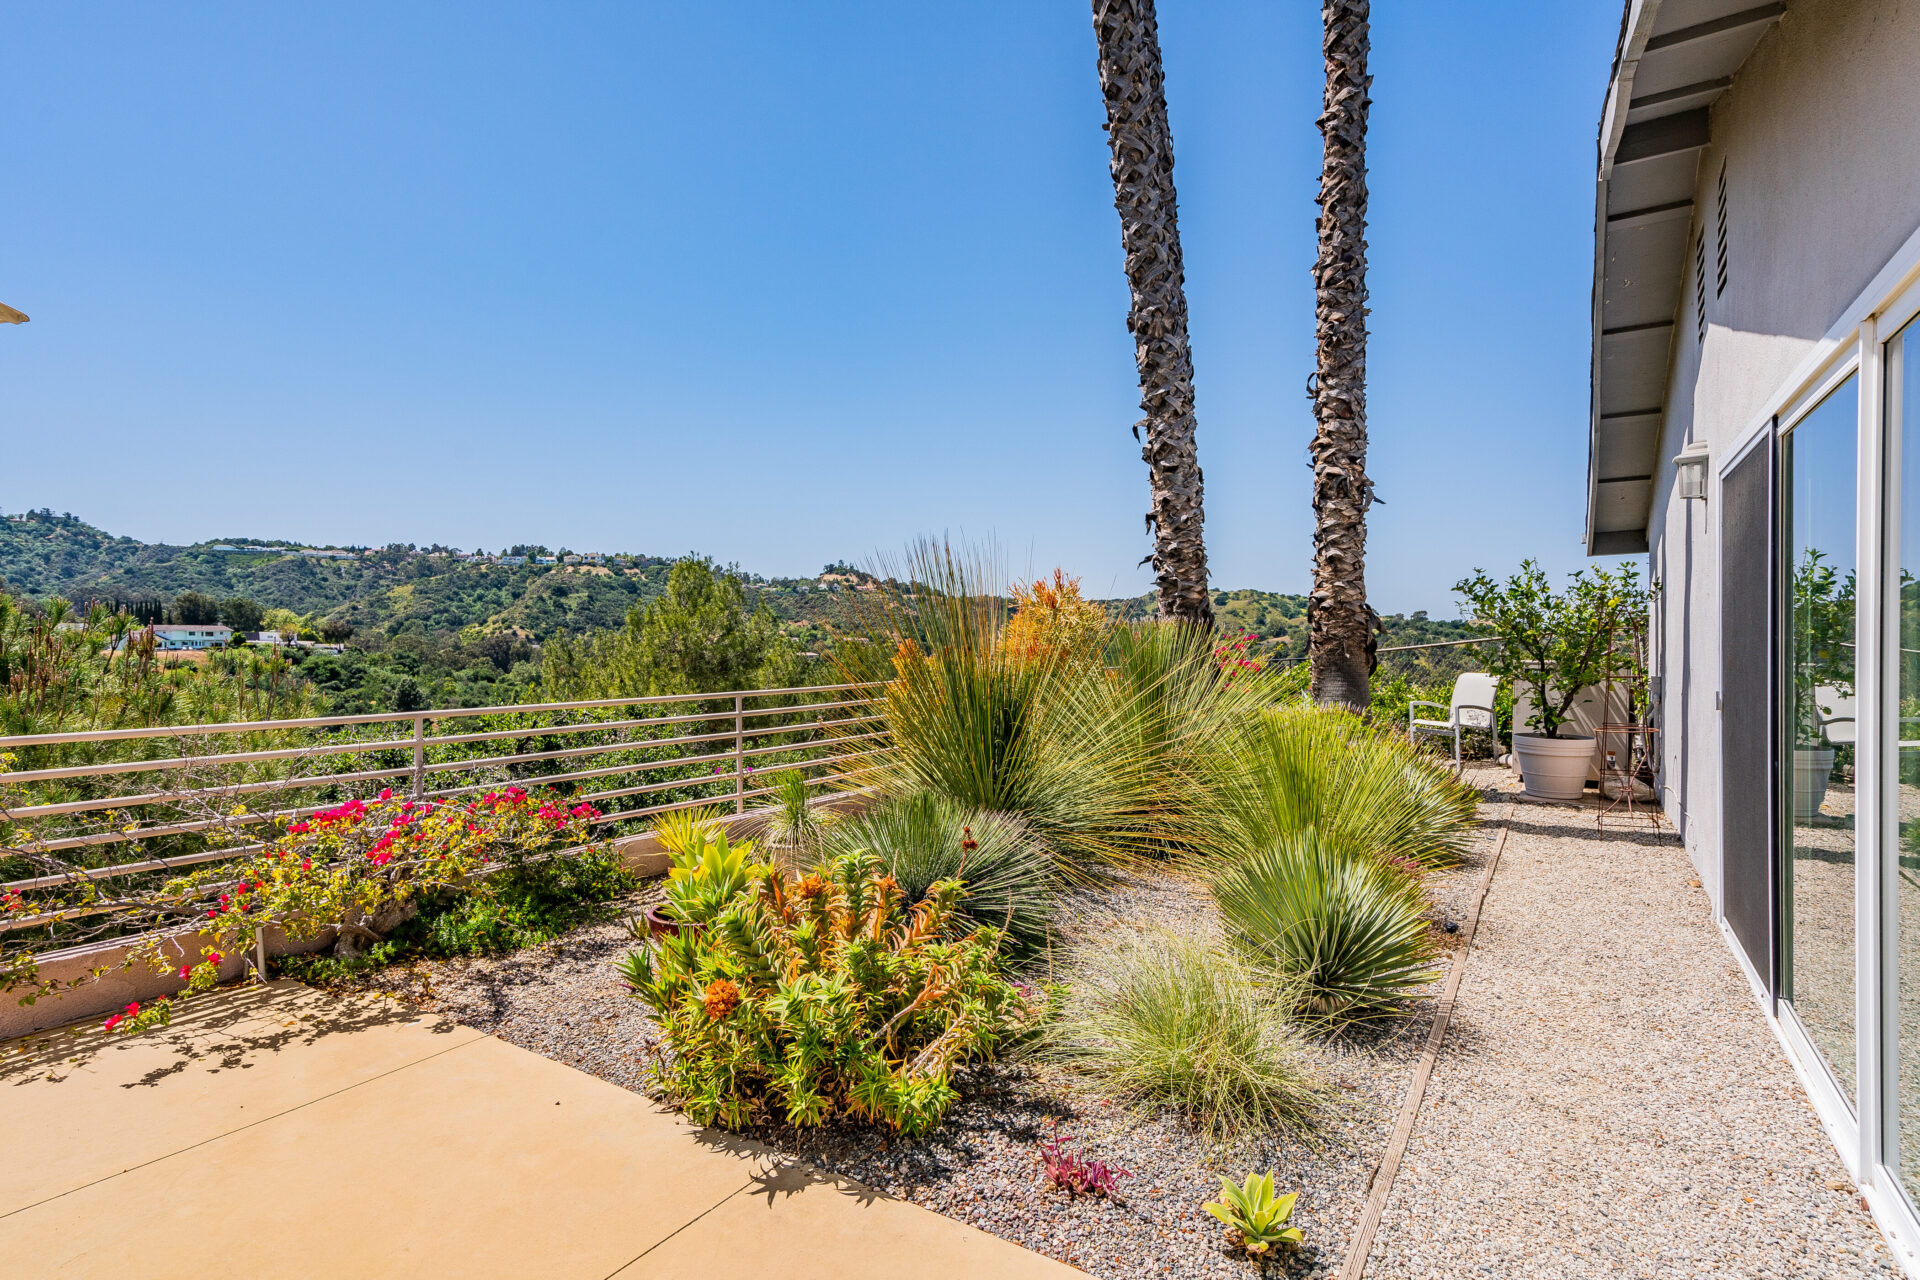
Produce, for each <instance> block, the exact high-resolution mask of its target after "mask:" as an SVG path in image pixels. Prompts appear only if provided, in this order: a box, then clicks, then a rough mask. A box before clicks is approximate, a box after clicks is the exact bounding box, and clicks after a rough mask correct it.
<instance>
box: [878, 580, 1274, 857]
mask: <svg viewBox="0 0 1920 1280" xmlns="http://www.w3.org/2000/svg"><path fill="white" fill-rule="evenodd" d="M876 576H877V577H879V578H880V579H882V581H883V582H884V583H886V584H887V589H886V590H884V591H882V592H877V593H874V596H873V598H872V604H871V608H872V614H871V616H870V617H869V618H868V619H867V632H868V640H869V643H867V644H864V645H860V646H855V647H853V648H852V649H850V650H849V652H851V653H854V654H856V655H865V656H869V657H870V656H871V655H873V654H875V653H879V652H890V653H892V654H893V661H892V664H891V670H890V671H889V672H887V673H886V675H887V676H888V677H889V678H888V683H887V686H886V692H885V695H884V704H885V714H886V721H887V730H888V733H889V734H890V736H891V751H890V753H889V755H888V756H887V757H886V762H885V764H884V765H882V766H881V767H880V769H879V770H877V771H876V774H875V777H874V780H875V781H877V783H878V784H879V786H880V787H881V788H882V789H883V790H887V791H891V792H894V793H906V792H911V791H933V792H937V793H939V794H941V795H945V796H947V797H948V798H950V799H952V800H954V801H956V802H957V803H959V804H961V805H964V806H966V807H968V808H973V809H986V810H991V811H994V812H999V813H1007V814H1012V815H1014V816H1016V817H1018V818H1019V819H1021V820H1022V821H1023V822H1025V823H1026V824H1027V826H1028V827H1029V829H1030V830H1031V831H1032V832H1033V834H1034V835H1035V836H1036V837H1037V838H1038V839H1039V840H1040V841H1041V842H1042V844H1043V845H1045V847H1046V848H1047V850H1048V851H1049V853H1051V854H1052V855H1053V856H1054V857H1055V858H1056V859H1057V860H1058V861H1059V863H1060V864H1061V867H1062V869H1063V871H1064V872H1066V873H1067V874H1074V873H1076V872H1079V871H1083V870H1085V869H1087V868H1089V867H1091V866H1095V865H1098V864H1101V863H1106V862H1114V861H1123V860H1126V859H1128V858H1132V857H1137V856H1141V855H1145V854H1153V853H1157V852H1161V851H1164V850H1165V849H1166V848H1167V847H1168V845H1169V844H1180V843H1185V842H1188V841H1191V840H1193V839H1196V838H1198V837H1199V835H1200V834H1201V833H1202V832H1203V831H1205V830H1211V829H1212V828H1213V827H1214V826H1215V823H1214V820H1213V814H1212V808H1211V800H1210V797H1211V796H1212V795H1213V791H1212V788H1213V787H1214V786H1215V785H1216V783H1217V780H1218V779H1219V778H1221V777H1223V776H1225V774H1226V769H1225V768H1224V766H1220V767H1216V764H1217V760H1218V757H1219V756H1221V754H1222V753H1223V751H1224V750H1225V748H1226V747H1227V746H1228V745H1229V744H1231V743H1233V742H1235V741H1236V740H1237V735H1238V733H1239V731H1240V729H1241V727H1242V726H1244V725H1245V724H1246V723H1247V722H1248V721H1249V719H1250V718H1251V716H1252V714H1253V711H1254V709H1255V708H1256V707H1257V706H1259V705H1260V704H1261V702H1262V701H1263V697H1264V693H1263V687H1262V685H1261V681H1260V679H1259V678H1257V677H1253V676H1248V677H1247V678H1245V679H1225V678H1222V676H1221V673H1220V671H1219V669H1218V665H1217V664H1216V662H1215V661H1214V659H1213V655H1212V648H1211V645H1210V644H1209V642H1208V641H1207V640H1206V639H1205V638H1197V637H1199V636H1200V633H1195V632H1193V630H1192V629H1191V628H1186V627H1180V626H1171V625H1156V624H1147V625H1145V626H1142V627H1139V628H1137V629H1134V628H1124V629H1122V628H1113V627H1109V628H1107V629H1105V630H1103V631H1101V632H1100V633H1098V634H1097V635H1096V634H1090V633H1088V632H1087V631H1086V630H1085V629H1076V630H1075V631H1074V632H1073V634H1075V635H1078V636H1079V637H1080V638H1079V639H1078V640H1077V641H1075V642H1074V643H1071V644H1064V645H1059V644H1051V643H1050V644H1047V645H1043V646H1028V645H1006V644H1003V643H1001V637H1002V634H1003V631H1004V628H1005V626H1006V623H1007V617H1008V613H1007V602H1006V600H1005V599H1004V598H1003V597H1002V596H1000V595H999V594H998V592H999V588H998V586H997V584H998V583H1000V582H1002V581H1004V576H1003V575H997V574H996V573H995V572H994V571H993V570H992V569H991V568H990V567H989V563H988V561H987V560H986V559H984V558H982V557H979V556H976V555H971V554H969V553H965V552H956V551H955V550H954V549H953V548H951V547H949V546H948V545H946V544H944V543H931V542H923V543H920V544H917V545H916V546H915V547H913V548H911V549H910V551H909V553H908V555H907V557H906V559H905V560H904V561H903V562H902V563H900V564H898V565H887V564H882V565H881V566H880V571H879V573H877V574H876ZM1110 656H1111V657H1112V658H1113V661H1114V663H1115V666H1114V669H1112V670H1109V669H1108V659H1109V657H1110ZM847 674H848V676H849V678H859V677H860V676H862V675H869V674H870V669H869V668H868V667H867V666H860V667H859V668H858V669H857V670H856V669H855V667H854V666H853V665H849V666H848V670H847Z"/></svg>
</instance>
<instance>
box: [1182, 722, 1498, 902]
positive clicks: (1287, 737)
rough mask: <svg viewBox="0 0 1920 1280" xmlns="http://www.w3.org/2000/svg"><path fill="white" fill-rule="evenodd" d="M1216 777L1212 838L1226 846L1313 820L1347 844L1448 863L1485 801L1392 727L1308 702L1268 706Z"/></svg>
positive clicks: (1254, 846) (1230, 849)
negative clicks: (1217, 810) (1216, 813)
mask: <svg viewBox="0 0 1920 1280" xmlns="http://www.w3.org/2000/svg"><path fill="white" fill-rule="evenodd" d="M1217 779H1218V782H1217V786H1218V791H1217V794H1218V795H1219V798H1220V804H1221V810H1222V811H1221V814H1220V819H1219V825H1218V827H1217V828H1216V830H1215V831H1214V832H1213V835H1212V840H1211V843H1212V845H1213V847H1214V849H1215V850H1216V851H1218V852H1224V853H1228V854H1237V853H1238V852H1239V851H1241V850H1258V849H1268V848H1271V847H1273V846H1274V845H1275V844H1276V843H1277V842H1279V841H1282V840H1285V839H1288V838H1290V837H1293V836H1296V835H1298V834H1300V833H1301V832H1304V831H1306V830H1308V829H1309V828H1311V829H1313V830H1315V831H1318V832H1319V833H1320V836H1321V838H1322V839H1324V840H1327V841H1330V842H1332V843H1333V844H1336V845H1338V846H1339V847H1340V848H1342V849H1345V850H1351V851H1354V852H1360V853H1366V854H1371V855H1373V856H1375V857H1378V858H1380V859H1383V860H1387V861H1392V860H1395V859H1407V860H1410V861H1413V862H1419V863H1422V864H1425V865H1429V866H1444V865H1448V864H1451V863H1454V862H1457V861H1459V859H1460V857H1461V856H1462V855H1463V854H1464V853H1465V851H1466V847H1467V841H1468V839H1469V838H1470V836H1471V828H1472V825H1473V820H1474V811H1475V809H1476V807H1477V805H1478V802H1479V797H1478V796H1477V795H1476V794H1475V792H1474V791H1473V789H1472V788H1471V787H1468V786H1465V785H1463V784H1462V783H1460V782H1459V781H1457V780H1456V779H1454V778H1453V777H1452V775H1451V774H1450V773H1449V772H1448V771H1446V770H1445V769H1442V768H1439V767H1437V766H1436V765H1435V764H1434V763H1433V762H1432V761H1431V760H1429V759H1426V758H1423V757H1422V756H1420V755H1419V754H1418V753H1417V752H1415V751H1414V750H1413V749H1412V748H1411V747H1410V746H1408V745H1407V743H1406V741H1405V739H1403V738H1401V737H1400V736H1399V735H1397V734H1395V733H1393V732H1391V731H1390V730H1388V729H1386V728H1384V727H1378V726H1373V725H1369V724H1368V723H1367V722H1366V721H1364V720H1362V719H1360V718H1359V717H1358V716H1355V715H1352V714H1350V713H1348V712H1345V711H1339V710H1330V709H1322V708H1315V707H1306V706H1290V707H1276V708H1273V709H1272V710H1269V711H1267V712H1265V713H1263V714H1262V715H1261V716H1260V717H1259V721H1258V723H1257V724H1256V725H1254V726H1253V727H1252V728H1251V729H1250V731H1249V732H1248V733H1246V734H1245V735H1244V736H1243V737H1242V738H1241V739H1240V740H1239V741H1238V742H1237V743H1236V745H1235V748H1234V750H1233V752H1232V753H1231V755H1230V757H1229V758H1228V759H1227V761H1226V764H1225V768H1224V771H1223V772H1221V773H1219V774H1218V775H1217Z"/></svg>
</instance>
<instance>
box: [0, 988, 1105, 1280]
mask: <svg viewBox="0 0 1920 1280" xmlns="http://www.w3.org/2000/svg"><path fill="white" fill-rule="evenodd" d="M231 994H232V996H233V997H234V998H235V1003H233V1004H231V1005H229V1006H227V1007H226V1008H225V1010H224V1011H223V1013H222V1014H220V1015H215V1014H214V1013H212V1012H211V1011H214V1010H219V1009H220V1008H221V1006H222V1004H223V1002H224V1001H225V1000H226V996H225V995H223V996H222V997H218V998H216V999H213V1000H209V1001H205V1002H204V1003H203V1008H204V1009H206V1010H208V1011H210V1012H209V1013H207V1014H202V1015H200V1020H198V1021H195V1020H190V1019H188V1018H187V1017H185V1016H184V1011H183V1017H182V1019H181V1021H180V1023H179V1024H178V1025H176V1026H175V1027H174V1028H170V1029H169V1030H168V1031H167V1032H166V1033H163V1035H162V1036H161V1037H155V1038H150V1039H138V1040H125V1039H110V1038H107V1037H103V1036H100V1035H99V1034H98V1033H97V1032H91V1031H89V1032H83V1033H81V1034H79V1035H77V1036H73V1037H62V1038H60V1039H58V1040H53V1041H43V1042H41V1043H40V1044H38V1045H30V1046H28V1047H27V1049H26V1050H25V1051H24V1052H22V1051H20V1050H19V1048H18V1047H17V1046H6V1048H8V1049H10V1050H12V1052H10V1053H6V1054H0V1062H5V1063H6V1064H7V1074H6V1075H5V1076H0V1097H4V1098H6V1100H7V1107H6V1110H7V1116H8V1120H9V1124H10V1130H11V1131H10V1133H9V1143H8V1149H9V1153H10V1154H12V1153H14V1152H21V1153H25V1154H26V1155H27V1158H25V1159H10V1160H8V1161H7V1162H6V1172H5V1176H6V1178H7V1179H8V1181H7V1183H6V1184H5V1186H6V1191H7V1195H8V1197H9V1198H8V1200H7V1201H6V1202H5V1206H4V1207H0V1231H4V1232H5V1238H6V1240H7V1247H6V1250H5V1256H6V1266H5V1270H6V1274H7V1275H9V1276H14V1275H18V1276H21V1277H40V1276H47V1277H54V1276H58V1277H61V1280H88V1278H90V1277H100V1278H102V1280H105V1278H107V1277H114V1278H116V1280H117V1278H118V1277H124V1276H127V1275H129V1274H135V1273H137V1274H139V1275H141V1276H142V1277H143V1278H148V1277H150V1278H152V1280H164V1278H166V1277H182V1278H184V1277H203V1276H205V1275H207V1274H210V1273H211V1272H213V1271H216V1270H231V1269H232V1266H233V1265H234V1262H233V1260H234V1259H235V1258H236V1257H238V1258H251V1259H254V1260H256V1261H257V1263H258V1265H259V1267H260V1270H259V1271H258V1272H257V1274H271V1275H273V1276H275V1277H287V1278H289V1280H300V1278H304V1277H313V1278H314V1280H321V1278H322V1277H324V1278H325V1280H337V1277H339V1276H341V1275H352V1276H356V1277H381V1276H394V1277H406V1278H407V1280H418V1278H419V1277H421V1276H461V1277H495V1276H498V1277H516V1278H518V1277H528V1276H542V1277H547V1276H552V1277H581V1278H582V1280H606V1277H609V1276H611V1275H613V1274H614V1273H616V1272H623V1273H624V1274H627V1275H629V1276H637V1275H639V1274H641V1273H642V1270H644V1271H645V1272H646V1273H647V1274H653V1275H664V1276H671V1275H701V1276H714V1277H724V1276H732V1275H742V1276H744V1275H763V1274H781V1275H791V1276H805V1275H816V1274H817V1275H821V1276H826V1275H829V1274H831V1275H835V1276H852V1277H859V1276H866V1275H872V1276H880V1275H890V1276H897V1275H902V1274H909V1273H911V1274H914V1275H923V1276H946V1275H953V1276H960V1275H981V1274H985V1275H995V1276H1013V1277H1026V1276H1032V1277H1036V1278H1038V1277H1064V1276H1069V1275H1074V1274H1078V1273H1077V1272H1074V1271H1073V1270H1072V1269H1071V1268H1069V1267H1066V1266H1063V1265H1061V1264H1059V1263H1056V1262H1053V1261H1050V1260H1049V1259H1046V1258H1042V1257H1040V1256H1039V1255H1037V1254H1031V1253H1027V1252H1026V1251H1024V1250H1022V1249H1020V1248H1018V1247H1016V1246H1014V1245H1011V1244H1007V1243H1006V1242H1004V1241H1000V1240H996V1239H994V1238H992V1237H990V1236H986V1235H983V1234H982V1233H980V1232H978V1231H976V1230H974V1229H973V1228H971V1227H968V1226H965V1225H963V1224H961V1223H958V1222H954V1221H952V1220H950V1219H946V1218H942V1217H940V1216H938V1215H936V1214H933V1213H930V1212H927V1211H926V1210H923V1209H919V1208H917V1207H915V1206H912V1205H909V1204H906V1203H904V1202H899V1201H893V1200H888V1199H886V1198H884V1197H880V1196H878V1195H876V1194H875V1193H873V1192H870V1191H867V1190H866V1189H865V1188H860V1187H857V1186H855V1185H854V1184H851V1183H845V1182H837V1181H833V1180H829V1179H826V1178H824V1177H823V1176H822V1175H819V1174H817V1173H816V1172H814V1171H813V1170H811V1169H809V1168H807V1167H805V1166H801V1165H797V1164H795V1163H794V1162H792V1161H788V1160H785V1159H783V1158H779V1157H775V1156H773V1155H771V1154H770V1153H768V1152H766V1151H765V1150H764V1149H763V1148H760V1147H758V1146H757V1145H756V1144H752V1143H747V1142H741V1141H737V1140H734V1139H732V1138H729V1137H727V1136H726V1135H716V1134H712V1133H709V1132H706V1131H701V1130H696V1129H694V1128H693V1127H692V1126H690V1125H688V1124H686V1123H685V1122H684V1121H683V1120H681V1119H679V1118H678V1117H677V1116H674V1115H672V1114H670V1113H668V1112H666V1111H663V1110H662V1109H661V1108H659V1107H657V1106H655V1105H654V1104H652V1103H651V1102H649V1101H648V1100H647V1099H645V1098H642V1097H639V1096H637V1095H635V1094H633V1093H630V1092H628V1091H627V1090H625V1089H621V1088H619V1087H617V1086H615V1085H611V1084H608V1083H606V1082H604V1081H601V1080H598V1079H595V1078H594V1077H592V1076H589V1075H586V1074H583V1073H581V1072H578V1071H575V1070H573V1069H572V1068H570V1067H567V1066H564V1065H562V1064H560V1063H556V1062H553V1061H551V1060H549V1059H546V1058H542V1057H540V1056H538V1055H536V1054H532V1053H528V1052H526V1051H525V1050H522V1049H518V1048H515V1047H513V1046H511V1045H508V1044H506V1043H504V1042H503V1041H499V1040H496V1039H493V1038H492V1037H489V1036H482V1035H479V1034H478V1033H476V1032H473V1031H471V1030H470V1029H467V1028H461V1027H457V1026H455V1025H454V1024H451V1023H446V1022H442V1021H440V1020H437V1019H430V1020H419V1019H411V1018H406V1017H404V1015H403V1014H402V1013H401V1012H400V1011H398V1010H396V1009H394V1008H392V1007H391V1006H387V1007H382V1005H383V1004H385V1002H368V1001H356V1002H330V1001H327V1000H325V998H324V997H320V996H318V995H316V994H315V993H312V992H309V991H307V990H306V989H305V988H303V987H299V986H297V985H296V984H291V983H288V984H275V985H274V986H273V987H270V988H264V989H263V988H252V989H242V990H241V991H237V992H234V993H231ZM189 1008H190V1009H191V1006H189ZM329 1011H331V1012H332V1014H333V1015H334V1016H332V1017H331V1018H330V1017H328V1016H327V1014H328V1012H329ZM169 1055H171V1056H169ZM73 1135H77V1138H76V1137H75V1136H73ZM136 1154H137V1155H138V1158H137V1159H136V1158H135V1155H136ZM903 1260H911V1261H910V1262H906V1261H903ZM636 1263H639V1264H640V1265H641V1268H642V1270H635V1269H634V1264H636ZM903 1266H905V1267H908V1268H909V1269H908V1270H902V1268H903ZM809 1268H812V1269H811V1270H810V1269H809Z"/></svg>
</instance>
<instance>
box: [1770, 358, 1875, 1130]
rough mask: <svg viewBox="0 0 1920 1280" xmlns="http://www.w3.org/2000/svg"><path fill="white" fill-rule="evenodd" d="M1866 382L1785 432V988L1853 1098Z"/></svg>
mask: <svg viewBox="0 0 1920 1280" xmlns="http://www.w3.org/2000/svg"><path fill="white" fill-rule="evenodd" d="M1858 422H1859V387H1858V383H1857V380H1856V379H1853V378H1849V379H1848V380H1847V381H1846V382H1845V383H1843V384H1841V386H1840V388H1839V389H1838V390H1836V391H1834V392H1833V394H1832V395H1830V396H1828V397H1827V398H1826V399H1825V400H1824V401H1822V402H1821V403H1820V405H1819V407H1817V408H1816V409H1814V410H1813V411H1812V412H1811V413H1809V414H1808V415H1807V416H1806V417H1804V418H1802V419H1801V420H1800V421H1799V422H1798V423H1797V424H1796V425H1795V426H1794V428H1793V430H1792V431H1790V432H1788V433H1787V435H1786V437H1785V439H1784V440H1783V442H1782V448H1781V461H1782V466H1783V475H1782V488H1783V490H1784V492H1785V494H1786V497H1787V501H1786V503H1785V507H1786V510H1785V512H1784V513H1783V520H1784V525H1785V527H1784V529H1783V542H1784V545H1785V548H1786V551H1787V563H1786V565H1785V566H1784V568H1785V578H1786V582H1785V584H1784V585H1785V587H1786V592H1785V595H1786V613H1787V616H1786V618H1785V628H1784V632H1785V634H1784V635H1783V637H1782V641H1783V650H1784V652H1783V655H1782V656H1783V658H1784V659H1785V667H1786V670H1785V673H1784V675H1785V680H1784V685H1785V687H1784V689H1783V690H1782V694H1783V702H1784V705H1785V707H1786V712H1787V714H1786V716H1785V717H1784V719H1785V724H1784V725H1783V729H1784V731H1785V735H1786V739H1787V740H1786V742H1785V743H1784V744H1783V745H1784V746H1785V747H1786V748H1787V750H1786V752H1785V753H1784V754H1785V755H1786V756H1787V759H1788V760H1789V761H1790V762H1791V763H1790V767H1789V768H1786V769H1783V770H1782V771H1781V772H1782V774H1783V775H1785V776H1784V777H1783V779H1782V781H1783V784H1784V785H1783V790H1784V791H1785V792H1786V794H1785V796H1784V798H1783V800H1784V804H1783V812H1784V815H1785V822H1784V823H1783V831H1784V835H1785V840H1786V845H1787V848H1786V850H1785V854H1786V856H1785V858H1784V868H1783V872H1784V874H1783V875H1782V881H1783V887H1784V896H1785V901H1784V903H1783V906H1784V920H1783V926H1784V927H1783V929H1782V933H1783V942H1784V947H1783V956H1784V966H1783V967H1784V970H1785V972H1784V973H1783V974H1782V984H1781V990H1782V994H1783V995H1784V996H1785V998H1787V999H1788V1000H1790V1001H1791V1002H1792V1005H1793V1010H1794V1012H1795V1013H1796V1014H1797V1015H1798V1016H1799V1019H1800V1022H1801V1025H1803V1026H1804V1027H1805V1028H1806V1029H1807V1034H1808V1035H1809V1036H1810V1037H1811V1038H1812V1040H1813V1042H1814V1044H1815V1046H1816V1047H1817V1048H1818V1049H1819V1050H1820V1053H1821V1054H1822V1056H1823V1057H1825V1059H1826V1061H1827V1065H1828V1066H1829V1067H1830V1068H1831V1069H1832V1071H1833V1075H1834V1077H1835V1079H1836V1080H1837V1081H1838V1082H1839V1084H1840V1087H1841V1091H1842V1093H1843V1094H1844V1095H1845V1096H1846V1097H1847V1098H1848V1099H1849V1100H1851V1099H1852V1097H1853V1096H1854V1086H1855V1052H1854V794H1853V755H1854V596H1855V587H1856V583H1855V575H1854V538H1855V528H1854V517H1855V487H1856V466H1855V455H1856V452H1857V449H1856V441H1857V439H1858Z"/></svg>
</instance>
